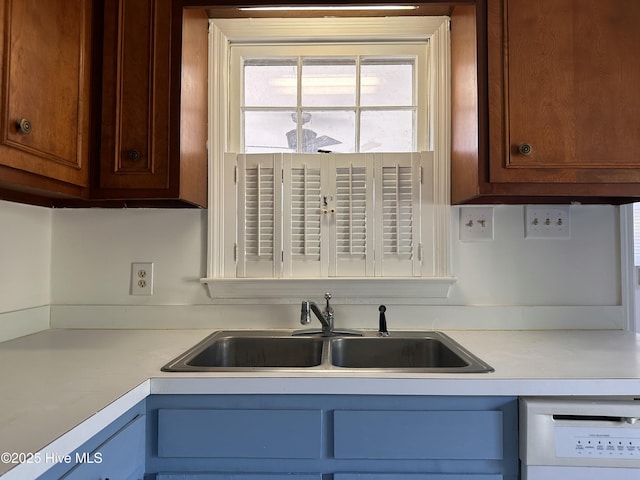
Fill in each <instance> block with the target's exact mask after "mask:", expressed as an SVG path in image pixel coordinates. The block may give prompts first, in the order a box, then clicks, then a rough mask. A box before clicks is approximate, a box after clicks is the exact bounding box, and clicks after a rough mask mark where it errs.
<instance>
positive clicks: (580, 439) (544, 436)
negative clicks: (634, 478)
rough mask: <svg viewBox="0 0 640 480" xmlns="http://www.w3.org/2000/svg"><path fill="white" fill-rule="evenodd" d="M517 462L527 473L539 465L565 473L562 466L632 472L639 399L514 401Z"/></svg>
mask: <svg viewBox="0 0 640 480" xmlns="http://www.w3.org/2000/svg"><path fill="white" fill-rule="evenodd" d="M520 459H521V460H522V464H523V465H525V466H527V468H528V469H529V470H535V468H537V467H542V466H545V467H556V468H557V467H563V471H564V472H565V473H566V472H567V470H566V468H564V467H576V468H585V467H600V468H602V467H611V468H614V469H634V470H635V469H638V468H640V401H638V400H635V399H633V398H626V399H619V398H616V399H610V398H609V399H607V398H602V399H594V398H589V399H580V398H576V397H572V398H551V397H526V398H525V397H523V398H520ZM635 472H636V475H637V470H635ZM523 478H528V477H523ZM546 478H551V477H546ZM565 478H568V477H565ZM572 478H573V477H572ZM601 478H613V477H607V476H604V477H601ZM638 478H640V477H638Z"/></svg>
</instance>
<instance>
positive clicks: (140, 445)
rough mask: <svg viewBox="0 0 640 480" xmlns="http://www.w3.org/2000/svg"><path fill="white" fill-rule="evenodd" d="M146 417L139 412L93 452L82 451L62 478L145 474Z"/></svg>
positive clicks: (131, 478) (128, 478)
mask: <svg viewBox="0 0 640 480" xmlns="http://www.w3.org/2000/svg"><path fill="white" fill-rule="evenodd" d="M145 427H146V425H145V417H144V416H138V417H136V418H135V419H134V420H132V421H131V422H129V423H128V424H127V425H125V426H124V427H123V428H122V429H121V430H120V431H119V432H118V433H116V434H115V435H113V436H112V437H111V438H109V439H108V440H107V441H106V442H104V443H103V444H102V445H100V446H99V447H98V448H97V449H95V450H94V451H92V452H90V453H89V452H82V453H81V454H80V456H79V457H78V460H79V463H78V464H77V465H76V466H75V467H74V468H73V469H72V470H71V471H69V473H67V474H66V475H65V476H64V477H62V478H63V479H64V480H93V479H95V480H103V479H110V480H116V479H122V480H137V479H142V478H143V477H144V467H145V461H144V460H145V430H146V428H145Z"/></svg>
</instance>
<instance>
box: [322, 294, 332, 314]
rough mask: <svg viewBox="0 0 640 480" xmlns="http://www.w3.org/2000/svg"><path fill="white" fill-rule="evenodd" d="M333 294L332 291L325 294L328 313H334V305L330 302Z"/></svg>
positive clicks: (326, 311)
mask: <svg viewBox="0 0 640 480" xmlns="http://www.w3.org/2000/svg"><path fill="white" fill-rule="evenodd" d="M331 298H332V295H331V293H329V292H327V293H325V294H324V299H325V300H326V301H327V306H326V307H325V309H324V310H325V313H326V314H327V315H330V314H333V307H332V306H331V305H330V304H329V300H331Z"/></svg>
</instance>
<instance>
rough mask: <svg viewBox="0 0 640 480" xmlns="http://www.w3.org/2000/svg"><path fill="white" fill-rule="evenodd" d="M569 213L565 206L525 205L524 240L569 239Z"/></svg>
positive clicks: (569, 210)
mask: <svg viewBox="0 0 640 480" xmlns="http://www.w3.org/2000/svg"><path fill="white" fill-rule="evenodd" d="M570 213H571V207H570V206H567V205H527V206H526V207H525V215H524V217H525V227H524V236H525V238H560V239H568V238H571V214H570Z"/></svg>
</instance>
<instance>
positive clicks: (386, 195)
mask: <svg viewBox="0 0 640 480" xmlns="http://www.w3.org/2000/svg"><path fill="white" fill-rule="evenodd" d="M375 164H376V187H377V188H376V200H375V204H376V207H377V208H376V225H377V228H376V251H377V252H378V256H377V257H376V276H387V277H394V276H419V275H420V274H421V248H422V245H421V238H420V232H421V168H422V155H421V154H420V153H381V154H377V155H376V160H375Z"/></svg>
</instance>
